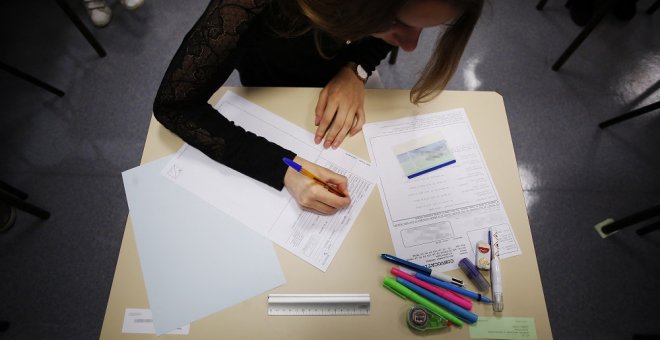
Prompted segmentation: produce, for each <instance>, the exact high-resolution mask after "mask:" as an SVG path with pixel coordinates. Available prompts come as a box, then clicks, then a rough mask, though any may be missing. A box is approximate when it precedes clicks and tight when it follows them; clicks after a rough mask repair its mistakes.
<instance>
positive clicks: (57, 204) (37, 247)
mask: <svg viewBox="0 0 660 340" xmlns="http://www.w3.org/2000/svg"><path fill="white" fill-rule="evenodd" d="M69 3H70V4H71V6H72V7H73V8H74V9H75V10H76V12H78V13H79V14H80V16H81V17H82V18H83V19H85V14H84V12H83V9H82V5H81V4H80V3H79V1H74V0H70V1H69ZM563 3H564V2H563V1H550V2H549V4H548V5H547V6H546V9H545V10H544V11H542V12H539V11H536V10H535V9H534V5H535V3H532V2H531V1H525V2H524V3H523V1H517V0H498V1H490V2H489V3H488V4H487V6H486V10H485V13H484V16H483V18H482V20H481V22H480V24H479V26H478V27H477V30H476V32H475V34H474V37H473V39H472V41H471V42H470V44H469V46H468V49H467V51H466V53H465V56H464V58H463V62H462V64H461V68H460V70H459V72H458V73H457V74H456V76H455V78H454V79H453V80H452V82H451V83H450V85H449V89H451V90H479V91H497V92H498V93H500V94H501V95H502V96H503V97H504V101H505V105H506V108H507V113H508V117H509V124H510V127H511V135H512V138H513V142H514V146H515V152H516V157H517V160H518V165H519V170H520V176H521V179H522V183H523V189H524V193H525V197H526V201H527V207H528V213H529V218H530V224H531V227H532V234H533V236H534V243H535V247H536V252H537V258H538V263H539V268H540V272H541V277H542V281H543V286H544V292H545V297H546V302H547V307H548V312H549V315H550V322H551V325H552V330H553V335H554V337H555V338H557V339H630V338H631V337H632V334H633V333H655V334H660V323H659V322H658V321H659V320H660V309H658V305H660V295H659V294H658V292H657V290H658V287H660V264H659V263H660V262H658V254H660V232H656V233H653V234H649V235H647V236H645V237H638V236H637V235H636V234H635V233H634V232H633V230H632V229H631V230H624V231H623V232H620V233H618V234H616V235H614V236H612V237H610V238H607V239H601V238H600V237H599V236H598V235H597V234H596V232H595V231H594V230H593V225H594V224H595V223H597V222H599V221H600V220H602V219H604V218H605V217H608V216H612V217H616V216H621V215H623V214H626V213H630V212H633V211H635V210H638V209H641V208H643V207H646V206H649V205H651V204H652V203H657V202H658V199H659V198H658V197H660V176H659V174H660V153H659V152H658V150H659V149H660V133H658V131H660V119H658V112H655V113H651V114H648V115H646V116H643V117H639V118H636V119H634V120H631V121H628V122H625V123H622V124H620V125H616V126H613V127H610V128H608V129H606V130H600V129H598V128H597V123H598V122H600V121H602V120H605V119H607V118H610V117H612V116H614V115H617V114H619V113H623V112H625V111H627V110H630V109H632V108H635V107H639V106H642V105H645V104H648V103H651V102H655V101H658V100H660V92H659V91H658V90H659V89H660V36H659V35H658V32H660V13H656V14H655V16H647V15H644V14H643V12H642V11H643V9H646V8H647V7H649V6H650V5H651V3H652V1H651V0H639V2H638V13H637V16H636V17H635V18H634V19H633V20H632V21H630V22H627V23H624V22H619V21H617V20H616V19H615V18H613V17H607V18H606V19H605V20H604V22H603V23H602V25H601V26H599V27H598V28H597V29H596V30H595V31H594V32H593V34H592V35H591V36H590V37H589V38H588V39H587V41H586V42H585V43H584V44H583V46H582V47H580V48H579V49H578V51H577V52H576V53H575V54H574V55H573V57H571V59H570V60H569V61H568V62H567V63H566V64H565V65H564V66H563V68H562V69H561V71H560V72H553V71H551V70H550V66H551V65H552V63H553V62H554V60H555V59H556V58H557V57H558V56H559V54H560V53H561V51H562V50H563V49H564V48H565V47H566V46H567V45H568V43H569V42H570V41H571V40H572V39H573V38H574V37H575V36H576V35H577V34H578V32H579V28H578V27H577V26H575V25H573V24H572V23H571V22H570V19H569V18H568V11H567V10H566V9H565V8H564V7H563ZM206 4H207V2H206V1H201V0H195V1H185V2H183V1H176V0H158V1H151V0H147V2H146V4H145V6H144V7H143V8H140V9H139V10H137V11H135V12H128V11H127V10H125V9H124V8H122V7H121V6H120V5H119V3H118V1H117V3H113V9H114V11H115V16H114V18H113V21H112V23H111V24H110V26H108V27H107V28H104V29H94V30H93V32H94V34H95V35H96V37H97V38H98V39H99V40H100V41H101V43H102V44H103V46H104V47H105V49H106V50H107V51H108V56H107V57H106V58H102V59H101V58H98V56H97V55H96V54H95V53H94V51H93V50H92V48H91V47H90V46H89V45H88V44H87V43H86V42H85V40H84V39H83V37H82V36H81V35H80V33H79V32H78V31H77V30H76V29H75V28H74V26H73V25H72V24H71V23H70V22H69V21H68V20H67V18H66V17H65V16H64V14H63V13H62V12H61V11H60V9H59V8H58V7H57V6H55V4H53V3H50V2H43V1H38V0H27V1H3V2H2V3H0V32H2V33H0V46H2V52H1V55H0V60H2V61H4V62H7V63H9V64H12V65H14V66H16V67H19V68H21V69H23V70H24V71H27V72H29V73H32V74H34V75H37V76H39V77H40V78H41V79H43V80H46V81H48V82H50V83H51V84H53V85H55V86H57V87H59V88H61V89H63V90H64V91H65V92H66V96H65V97H63V98H59V97H56V96H54V95H52V94H50V93H48V92H45V91H43V90H41V89H38V88H36V87H34V86H32V85H30V84H27V83H25V82H23V81H21V80H18V79H15V78H13V77H12V76H10V75H8V74H7V73H4V72H0V99H1V101H0V102H1V103H2V109H1V110H0V156H1V159H2V161H1V162H0V179H2V180H4V181H7V182H9V183H11V184H13V185H15V186H17V187H19V188H21V189H23V190H25V191H27V192H28V193H30V195H31V197H30V199H31V201H32V202H34V203H37V204H39V205H42V206H44V207H46V208H48V209H49V210H50V211H52V212H53V215H52V217H51V219H49V220H48V221H46V222H41V221H39V220H38V219H36V218H33V217H32V216H29V215H27V214H24V213H19V216H18V221H17V223H16V226H15V227H14V229H12V230H11V231H9V232H8V233H5V234H1V235H0V320H9V321H11V327H10V329H9V331H7V333H5V334H1V335H0V338H3V339H4V338H5V337H6V338H8V339H92V338H97V337H98V334H99V332H100V329H101V323H102V320H103V315H104V312H105V306H106V303H107V298H108V294H109V290H110V285H111V282H112V277H113V274H114V268H115V264H116V260H117V255H118V250H119V247H120V242H121V237H122V233H123V231H124V225H125V223H126V216H127V213H128V209H127V206H126V202H125V198H124V192H123V187H122V182H121V175H120V173H121V171H123V170H126V169H129V168H132V167H134V166H136V165H138V164H139V160H140V156H141V152H142V147H143V145H144V140H145V136H146V131H147V126H148V123H149V117H150V112H151V103H152V100H153V97H154V95H155V92H156V89H157V87H158V84H159V82H160V79H161V77H162V74H163V72H164V70H165V68H166V66H167V64H168V63H169V60H170V58H171V56H172V55H173V53H174V50H175V49H176V48H177V47H178V44H179V43H180V41H181V39H182V37H183V35H184V34H185V33H186V31H187V29H188V28H189V27H190V26H191V25H192V23H193V22H194V20H196V19H197V17H198V16H199V14H200V13H201V11H202V10H203V9H204V7H205V6H206ZM430 44H432V41H431V36H430V35H428V34H427V35H424V37H423V41H422V43H421V44H420V48H419V49H418V51H416V52H414V53H412V54H406V53H401V54H400V56H399V60H398V62H397V63H396V65H394V66H390V65H387V64H386V63H383V65H381V66H380V67H379V73H380V75H381V77H382V80H383V83H384V85H385V87H388V88H409V87H410V86H411V85H412V82H413V80H414V78H415V72H417V71H418V70H419V69H420V67H421V66H422V65H423V63H424V60H425V58H426V57H427V56H428V46H429V45H430ZM425 47H426V48H425ZM229 84H230V85H238V83H237V81H236V78H235V77H234V78H232V79H231V80H230V82H229ZM521 279H523V278H521ZM521 316H524V315H521Z"/></svg>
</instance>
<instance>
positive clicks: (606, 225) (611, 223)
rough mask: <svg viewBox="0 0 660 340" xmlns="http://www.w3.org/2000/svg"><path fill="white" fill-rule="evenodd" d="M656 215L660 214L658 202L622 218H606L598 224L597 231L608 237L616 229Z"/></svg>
mask: <svg viewBox="0 0 660 340" xmlns="http://www.w3.org/2000/svg"><path fill="white" fill-rule="evenodd" d="M656 216H660V204H656V205H654V206H652V207H650V208H647V209H644V210H642V211H638V212H636V213H634V214H631V215H628V216H625V217H623V218H620V219H616V220H613V219H608V220H605V221H603V222H601V223H599V224H598V225H596V227H595V228H596V230H597V231H599V233H600V234H601V236H602V237H607V236H609V235H611V234H612V233H614V232H615V231H618V230H621V229H624V228H626V227H630V226H632V225H634V224H636V223H639V222H642V221H645V220H648V219H651V218H653V217H656Z"/></svg>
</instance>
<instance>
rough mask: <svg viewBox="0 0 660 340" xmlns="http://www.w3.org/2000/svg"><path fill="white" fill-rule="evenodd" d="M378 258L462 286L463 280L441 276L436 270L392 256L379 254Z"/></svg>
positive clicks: (445, 275)
mask: <svg viewBox="0 0 660 340" xmlns="http://www.w3.org/2000/svg"><path fill="white" fill-rule="evenodd" d="M380 257H382V258H383V260H386V261H390V262H392V263H395V264H398V265H399V266H404V267H406V268H408V269H412V270H414V271H416V272H419V273H424V274H426V275H429V276H432V277H434V278H436V279H438V280H442V281H445V282H449V283H453V284H455V285H458V286H461V287H462V286H463V280H459V279H457V278H455V277H452V276H449V275H447V274H443V273H441V272H439V271H437V270H433V269H430V268H426V267H424V266H420V265H418V264H417V263H412V262H408V261H406V260H404V259H400V258H398V257H396V256H392V255H389V254H380Z"/></svg>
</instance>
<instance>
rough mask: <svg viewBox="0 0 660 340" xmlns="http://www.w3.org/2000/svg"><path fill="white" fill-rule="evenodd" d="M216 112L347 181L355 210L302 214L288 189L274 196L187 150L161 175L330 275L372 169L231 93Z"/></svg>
mask: <svg viewBox="0 0 660 340" xmlns="http://www.w3.org/2000/svg"><path fill="white" fill-rule="evenodd" d="M215 108H216V110H218V111H219V112H222V114H223V115H224V116H225V117H227V119H229V120H231V121H233V122H234V123H235V124H236V125H239V126H241V127H243V128H244V129H246V130H248V131H251V132H253V133H255V134H257V135H259V136H262V137H265V138H266V139H268V140H270V141H272V142H274V143H277V144H279V145H282V146H283V147H285V148H287V149H289V150H291V151H293V152H295V153H296V154H297V155H298V156H299V157H302V158H305V159H307V160H309V161H312V162H314V163H316V164H318V165H321V166H323V167H326V168H329V169H331V170H333V171H335V172H337V173H339V174H342V175H344V176H346V177H347V178H348V180H349V185H348V188H349V194H350V197H351V205H350V206H348V207H347V208H344V209H342V210H340V211H338V212H337V213H335V214H333V215H329V216H325V215H318V214H315V213H312V212H308V211H304V210H302V209H301V208H300V207H299V205H298V203H297V202H296V200H295V199H294V198H293V197H292V196H291V195H290V194H289V192H288V191H287V190H286V189H283V190H281V191H278V190H275V189H274V188H272V187H270V186H268V185H266V184H263V183H261V182H258V181H256V180H254V179H252V178H249V177H247V176H245V175H243V174H241V173H239V172H237V171H234V170H233V169H230V168H228V167H226V166H224V165H222V164H220V163H218V162H216V161H214V160H212V159H210V158H209V157H207V156H206V155H204V154H203V153H202V152H200V151H199V150H197V149H195V148H193V147H191V146H189V145H187V144H185V145H184V146H183V147H181V149H180V150H179V151H178V152H177V154H176V155H175V156H174V157H173V158H172V160H171V161H170V162H169V163H168V164H167V165H166V166H165V167H164V168H163V170H162V171H161V174H162V175H163V176H165V177H166V178H168V179H170V180H172V181H173V182H174V183H177V184H178V185H180V186H182V187H183V188H185V189H186V190H188V191H190V192H192V193H194V194H196V195H198V196H199V197H201V198H202V199H203V200H205V201H207V202H208V203H210V204H211V205H213V206H214V207H216V208H217V209H220V210H222V211H224V212H225V213H226V214H228V215H230V216H232V217H234V218H235V219H237V220H238V221H240V222H242V223H243V224H245V225H246V226H248V227H250V228H252V229H253V230H255V231H257V232H259V233H261V234H262V235H264V236H266V237H268V238H270V239H271V240H272V241H273V242H275V243H276V244H278V245H280V246H282V247H283V248H285V249H286V250H288V251H290V252H291V253H293V254H295V255H296V256H298V257H300V258H302V259H303V260H305V261H307V262H309V263H310V264H312V265H313V266H315V267H317V268H319V269H320V270H322V271H326V270H327V269H328V266H329V265H330V263H331V261H332V259H333V258H334V256H335V254H336V253H337V251H338V250H339V247H340V246H341V244H342V242H343V241H344V239H345V237H346V235H347V234H348V232H349V231H350V228H351V227H352V225H353V223H354V222H355V219H356V218H357V216H358V214H359V213H360V211H361V209H362V207H363V206H364V203H365V202H366V200H367V198H368V197H369V194H370V193H371V190H373V187H374V172H373V170H372V168H371V166H370V164H369V163H368V162H366V161H364V160H362V159H359V158H358V157H356V156H354V155H352V154H350V153H349V152H347V151H345V150H343V149H341V148H338V149H336V150H333V149H323V147H322V146H321V145H316V144H314V135H313V134H312V133H310V132H308V131H306V130H305V129H302V128H300V127H298V126H296V125H294V124H292V123H290V122H289V121H287V120H285V119H283V118H281V117H279V116H277V115H275V114H273V113H272V112H270V111H268V110H266V109H264V108H262V107H260V106H258V105H256V104H254V103H252V102H250V101H248V100H246V99H245V98H242V97H240V96H238V95H236V94H234V93H232V92H227V93H226V94H225V95H224V96H223V97H222V99H221V100H220V101H219V102H218V104H217V105H216V106H215ZM218 114H220V113H218ZM218 227H219V228H221V227H222V226H218Z"/></svg>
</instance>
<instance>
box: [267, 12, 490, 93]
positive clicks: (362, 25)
mask: <svg viewBox="0 0 660 340" xmlns="http://www.w3.org/2000/svg"><path fill="white" fill-rule="evenodd" d="M408 1H415V0H350V1H345V0H275V2H276V3H277V6H278V8H279V11H278V15H280V19H281V18H283V17H284V18H286V19H285V20H288V21H287V24H288V27H290V30H289V31H288V32H287V33H288V34H290V35H297V34H303V33H305V32H308V31H309V30H314V33H315V37H316V41H317V48H318V49H319V52H320V53H321V54H322V55H323V52H322V51H321V47H320V46H319V41H320V38H319V37H320V35H321V32H323V33H325V34H327V35H330V36H332V37H334V38H335V39H337V41H338V42H341V43H343V42H344V41H347V40H351V41H355V40H358V39H360V38H364V37H367V36H369V35H370V34H373V33H377V32H382V31H385V30H387V29H388V28H389V26H390V25H391V23H392V22H393V21H394V20H395V19H396V17H397V14H398V12H399V10H400V9H401V8H402V7H403V5H404V4H406V2H408ZM437 1H443V2H446V3H448V4H450V5H451V6H454V7H455V8H456V9H458V10H459V11H460V12H461V13H462V15H461V16H460V18H458V20H456V22H454V23H453V24H451V25H450V26H449V27H448V28H447V30H445V32H444V34H442V36H440V38H439V40H438V41H437V43H436V46H435V50H434V52H433V54H432V56H431V59H430V60H429V61H428V63H427V64H426V67H425V68H424V69H423V71H422V74H421V76H420V78H419V79H418V80H417V82H416V83H415V85H414V86H413V87H412V89H411V90H410V101H411V102H413V103H415V104H418V103H422V102H427V101H429V100H431V99H433V98H434V97H435V96H437V95H438V94H439V93H440V92H442V90H444V88H445V87H446V86H447V83H448V82H449V80H450V79H451V77H452V76H453V75H454V73H455V72H456V69H457V68H458V64H459V62H460V59H461V56H462V55H463V51H464V50H465V46H466V45H467V42H468V40H469V39H470V36H471V35H472V31H473V30H474V27H475V25H476V23H477V21H478V19H479V17H480V16H481V10H482V8H483V3H484V0H437ZM282 14H283V15H282ZM301 14H302V15H301ZM280 27H281V26H280Z"/></svg>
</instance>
